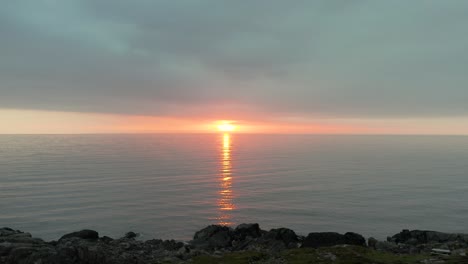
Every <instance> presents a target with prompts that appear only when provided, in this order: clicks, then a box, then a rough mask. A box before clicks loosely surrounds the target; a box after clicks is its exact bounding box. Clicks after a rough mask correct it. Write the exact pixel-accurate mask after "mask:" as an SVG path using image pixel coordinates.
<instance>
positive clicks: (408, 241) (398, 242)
mask: <svg viewBox="0 0 468 264" xmlns="http://www.w3.org/2000/svg"><path fill="white" fill-rule="evenodd" d="M368 246H369V247H372V248H374V249H377V250H381V251H386V252H391V253H396V254H420V253H431V252H433V250H434V249H444V250H447V251H448V252H450V253H451V254H457V255H463V254H465V250H466V249H467V248H468V234H456V233H442V232H436V231H427V230H412V231H410V230H407V229H405V230H403V231H401V232H400V233H398V234H395V235H393V236H391V237H387V241H377V240H376V239H374V238H372V237H371V238H369V239H368Z"/></svg>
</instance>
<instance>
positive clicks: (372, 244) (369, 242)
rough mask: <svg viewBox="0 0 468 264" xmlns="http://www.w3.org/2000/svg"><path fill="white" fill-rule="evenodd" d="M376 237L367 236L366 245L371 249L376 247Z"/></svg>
mask: <svg viewBox="0 0 468 264" xmlns="http://www.w3.org/2000/svg"><path fill="white" fill-rule="evenodd" d="M377 242H379V241H377V239H375V238H373V237H369V238H368V239H367V246H368V247H370V248H373V249H376V245H377Z"/></svg>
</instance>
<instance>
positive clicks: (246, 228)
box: [234, 224, 262, 240]
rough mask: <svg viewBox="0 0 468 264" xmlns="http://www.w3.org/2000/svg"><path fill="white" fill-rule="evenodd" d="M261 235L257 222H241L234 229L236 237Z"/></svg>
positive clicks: (243, 237) (241, 238) (242, 238)
mask: <svg viewBox="0 0 468 264" xmlns="http://www.w3.org/2000/svg"><path fill="white" fill-rule="evenodd" d="M261 235H262V233H261V230H260V226H259V225H258V224H241V225H238V226H237V227H236V229H235V230H234V236H235V238H236V239H240V240H244V239H245V238H246V237H251V238H257V237H260V236H261Z"/></svg>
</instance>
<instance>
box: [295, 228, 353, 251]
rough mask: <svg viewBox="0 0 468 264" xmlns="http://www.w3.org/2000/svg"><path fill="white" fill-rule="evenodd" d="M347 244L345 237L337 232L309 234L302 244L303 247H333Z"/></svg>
mask: <svg viewBox="0 0 468 264" xmlns="http://www.w3.org/2000/svg"><path fill="white" fill-rule="evenodd" d="M342 244H345V237H344V235H341V234H338V233H335V232H317V233H309V235H307V237H306V238H305V239H304V241H303V242H302V247H311V248H318V247H331V246H336V245H342Z"/></svg>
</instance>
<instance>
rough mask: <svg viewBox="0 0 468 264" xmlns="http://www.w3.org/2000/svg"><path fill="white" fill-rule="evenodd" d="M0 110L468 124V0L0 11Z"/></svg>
mask: <svg viewBox="0 0 468 264" xmlns="http://www.w3.org/2000/svg"><path fill="white" fill-rule="evenodd" d="M0 3H1V6H0V108H4V109H8V108H12V109H33V110H53V111H73V112H96V113H116V114H138V115H154V116H180V117H190V116H223V115H224V116H228V117H229V118H238V117H241V116H245V115H252V116H270V117H275V118H278V119H281V118H285V119H286V118H299V119H300V118H304V119H307V118H313V117H333V118H417V117H424V118H428V117H429V118H430V117H437V118H440V117H453V116H468V15H467V14H468V1H465V0H433V1H430V0H415V1H408V0H401V1H399V0H391V1H388V0H385V1H384V0H381V1H379V0H368V1H367V0H355V1H348V0H342V1H338V0H337V1H330V0H323V1H312V0H304V1H302V0H294V1H285V0H245V1H244V0H232V1H228V0H226V1H220V0H178V1H175V0H166V1H164V0H159V1H158V0H151V1H150V0H131V1H128V0H106V1H104V0H80V1H79V0H75V1H72V0H55V1H53V0H30V1H26V0H15V1H11V0H0Z"/></svg>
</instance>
